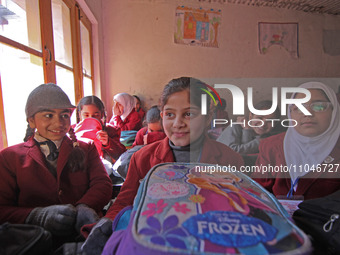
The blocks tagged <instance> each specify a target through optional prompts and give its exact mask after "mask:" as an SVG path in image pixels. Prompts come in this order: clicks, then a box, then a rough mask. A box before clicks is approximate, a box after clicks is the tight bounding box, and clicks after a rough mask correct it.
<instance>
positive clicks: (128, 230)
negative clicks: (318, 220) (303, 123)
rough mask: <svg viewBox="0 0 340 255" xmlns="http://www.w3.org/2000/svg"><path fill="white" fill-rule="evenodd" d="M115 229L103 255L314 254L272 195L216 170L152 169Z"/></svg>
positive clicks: (237, 176) (200, 167)
mask: <svg viewBox="0 0 340 255" xmlns="http://www.w3.org/2000/svg"><path fill="white" fill-rule="evenodd" d="M130 214H131V216H130ZM127 219H129V221H128V223H127ZM127 224H128V225H127ZM113 229H114V232H113V234H112V235H111V237H110V239H109V240H108V242H107V243H106V246H105V248H104V251H103V254H117V255H123V254H124V255H125V254H143V255H154V254H157V255H159V254H162V255H165V254H168V255H169V254H171V255H175V254H176V255H179V254H245V255H247V254H260V255H265V254H280V255H283V254H289V255H292V254H311V251H312V248H311V242H310V240H309V239H308V237H307V236H306V235H305V234H304V233H303V232H302V231H301V230H300V229H299V228H298V227H297V226H295V225H294V224H293V223H292V221H291V219H290V218H289V216H288V214H287V212H286V211H285V210H284V209H283V207H282V206H281V205H280V203H279V202H278V201H277V200H276V198H275V197H274V196H272V195H271V194H270V193H269V192H267V191H266V190H265V189H263V188H262V187H261V186H260V185H259V184H257V183H256V182H255V181H253V180H252V179H250V178H249V177H248V176H246V175H244V174H242V173H240V172H232V171H231V170H230V169H228V168H224V167H223V168H222V167H219V166H218V165H207V164H199V163H198V164H185V163H164V164H159V165H157V166H155V167H153V168H152V169H151V170H150V171H149V173H148V174H147V176H146V177H145V179H144V180H143V182H142V183H141V185H140V187H139V190H138V194H137V196H136V198H135V201H134V206H133V208H132V210H129V208H125V209H123V210H122V211H121V212H120V213H119V214H118V215H117V217H116V218H115V220H114V222H113Z"/></svg>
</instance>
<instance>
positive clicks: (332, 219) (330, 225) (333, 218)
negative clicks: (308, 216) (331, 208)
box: [323, 214, 339, 232]
mask: <svg viewBox="0 0 340 255" xmlns="http://www.w3.org/2000/svg"><path fill="white" fill-rule="evenodd" d="M337 219H339V214H332V215H331V217H330V218H329V220H328V221H327V222H326V223H325V224H324V225H323V231H325V232H329V231H331V230H332V228H333V223H334V222H335V221H336V220H337Z"/></svg>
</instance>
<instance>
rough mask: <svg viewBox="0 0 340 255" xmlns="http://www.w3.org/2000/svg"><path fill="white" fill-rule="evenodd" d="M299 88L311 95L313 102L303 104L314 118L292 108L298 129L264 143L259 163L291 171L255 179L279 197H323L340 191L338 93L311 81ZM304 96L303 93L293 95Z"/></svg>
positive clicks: (261, 146) (291, 106)
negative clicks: (337, 166) (337, 167)
mask: <svg viewBox="0 0 340 255" xmlns="http://www.w3.org/2000/svg"><path fill="white" fill-rule="evenodd" d="M299 87H300V88H306V89H308V90H309V91H310V93H311V99H310V100H309V102H307V103H305V104H303V105H304V106H305V108H306V109H307V110H308V111H309V112H310V113H311V115H304V113H302V112H301V111H300V110H299V108H297V107H296V106H295V105H290V106H289V109H288V118H289V119H293V120H295V121H296V122H293V121H291V126H293V125H295V124H296V126H295V127H289V128H288V129H287V132H285V133H281V134H278V135H275V136H271V137H269V138H266V139H264V140H262V141H261V143H260V148H259V149H260V153H259V156H258V159H257V162H256V165H258V166H262V167H263V166H271V167H274V166H279V167H287V168H286V169H288V171H280V172H277V173H269V172H266V173H264V172H260V173H255V174H253V175H252V177H253V178H256V179H255V180H256V181H257V182H259V183H260V184H261V185H262V186H263V187H265V188H266V189H267V190H269V191H270V192H272V193H273V194H274V195H275V196H284V197H287V198H294V196H295V198H298V199H301V196H303V199H312V198H319V197H323V196H326V195H329V194H331V193H333V192H335V191H337V190H339V189H340V178H339V176H338V175H337V173H336V172H335V171H332V169H333V170H334V169H335V166H336V165H337V164H339V163H340V140H339V135H340V108H339V104H338V101H337V98H336V94H335V92H334V91H333V90H332V89H330V88H329V87H327V86H326V85H325V84H323V83H320V82H307V83H304V84H302V85H300V86H299ZM304 97H305V95H304V94H302V93H296V94H294V95H293V96H292V98H304ZM321 168H322V171H320V169H321ZM313 169H314V170H315V171H314V170H313ZM324 170H325V171H324ZM332 172H333V173H332Z"/></svg>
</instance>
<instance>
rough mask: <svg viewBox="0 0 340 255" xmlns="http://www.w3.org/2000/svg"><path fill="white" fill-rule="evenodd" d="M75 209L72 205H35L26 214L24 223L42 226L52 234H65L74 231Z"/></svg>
mask: <svg viewBox="0 0 340 255" xmlns="http://www.w3.org/2000/svg"><path fill="white" fill-rule="evenodd" d="M76 215H77V210H76V208H75V207H74V206H73V205H70V204H68V205H51V206H47V207H37V208H35V209H33V210H32V211H31V213H30V214H29V215H28V216H27V218H26V221H25V223H27V224H33V225H38V226H41V227H43V228H44V229H46V230H48V231H50V232H51V233H52V234H53V235H57V236H66V235H69V234H70V233H72V231H74V230H73V229H74V223H75V220H76Z"/></svg>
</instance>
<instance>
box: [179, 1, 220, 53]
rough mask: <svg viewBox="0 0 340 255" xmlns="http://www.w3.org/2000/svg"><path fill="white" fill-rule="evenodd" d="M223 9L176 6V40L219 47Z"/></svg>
mask: <svg viewBox="0 0 340 255" xmlns="http://www.w3.org/2000/svg"><path fill="white" fill-rule="evenodd" d="M220 25H221V10H215V9H206V10H205V9H203V8H191V7H187V6H178V7H177V8H176V18H175V33H174V41H175V43H178V44H185V45H195V46H204V47H215V48H218V45H219V43H218V40H219V38H218V36H219V27H220Z"/></svg>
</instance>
